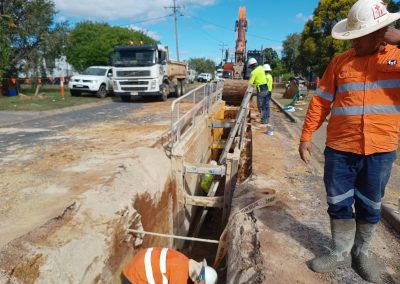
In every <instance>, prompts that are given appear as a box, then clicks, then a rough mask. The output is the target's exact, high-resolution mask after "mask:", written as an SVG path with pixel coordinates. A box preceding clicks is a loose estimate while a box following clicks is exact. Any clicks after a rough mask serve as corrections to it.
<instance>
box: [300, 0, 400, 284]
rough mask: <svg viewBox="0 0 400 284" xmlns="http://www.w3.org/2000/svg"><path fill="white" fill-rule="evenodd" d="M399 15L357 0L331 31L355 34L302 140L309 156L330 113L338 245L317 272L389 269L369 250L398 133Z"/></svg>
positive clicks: (315, 265)
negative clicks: (339, 268)
mask: <svg viewBox="0 0 400 284" xmlns="http://www.w3.org/2000/svg"><path fill="white" fill-rule="evenodd" d="M399 18H400V13H389V12H388V11H387V9H386V6H385V5H384V4H383V2H382V1H380V0H359V1H357V2H356V3H355V4H354V5H353V6H352V8H351V9H350V11H349V13H348V17H347V19H344V20H342V21H340V22H338V23H337V24H336V25H335V26H334V27H333V30H332V37H333V38H335V39H339V40H351V43H352V47H353V48H352V49H350V50H348V51H346V52H344V53H342V54H339V55H337V56H335V57H334V58H333V59H332V61H331V62H330V64H329V65H328V67H327V69H326V71H325V74H324V75H323V77H322V79H321V81H320V83H319V87H318V89H317V90H316V94H315V96H314V97H313V98H312V101H311V102H310V105H309V108H308V111H307V115H306V118H305V122H304V126H303V131H302V135H301V138H300V141H301V142H300V146H299V153H300V157H301V159H302V160H303V161H304V162H306V163H308V162H309V161H310V157H311V150H312V142H311V141H312V134H313V133H314V132H315V131H316V130H317V129H318V128H319V127H320V126H321V124H322V123H323V122H324V121H325V118H326V117H327V116H328V114H330V115H331V116H330V118H329V123H328V126H327V138H326V148H325V151H324V155H325V166H324V183H325V189H326V193H327V203H328V214H329V217H330V224H331V233H332V241H333V242H332V243H333V247H332V248H331V251H330V252H329V253H328V254H326V255H322V256H317V257H316V258H314V259H313V260H312V261H311V263H310V268H311V269H312V270H314V271H316V272H331V271H334V270H335V269H336V268H338V267H350V266H352V267H353V268H354V269H355V270H356V272H357V273H358V274H359V275H360V276H361V277H362V278H364V279H365V280H367V281H370V282H377V281H378V280H379V278H380V274H381V272H383V270H384V265H383V263H382V262H381V261H379V260H378V259H374V258H372V257H371V256H370V255H369V254H368V250H369V248H370V243H371V240H372V237H373V234H374V230H375V229H376V227H377V224H378V223H379V222H380V220H381V198H382V197H383V195H384V192H385V187H386V184H387V182H388V180H389V176H390V173H391V169H392V164H393V162H394V160H395V159H396V149H397V147H398V141H399V136H398V134H399V125H400V62H399V60H400V49H399V44H400V31H399V30H396V29H394V28H392V27H389V25H390V24H391V23H393V22H395V21H396V20H398V19H399ZM396 45H397V46H396ZM353 204H354V208H355V210H354V212H353Z"/></svg>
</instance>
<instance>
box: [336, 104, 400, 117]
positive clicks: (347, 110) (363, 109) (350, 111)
mask: <svg viewBox="0 0 400 284" xmlns="http://www.w3.org/2000/svg"><path fill="white" fill-rule="evenodd" d="M331 113H332V115H361V114H396V113H400V105H394V106H390V105H389V106H350V107H332V111H331Z"/></svg>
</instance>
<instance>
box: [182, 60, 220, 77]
mask: <svg viewBox="0 0 400 284" xmlns="http://www.w3.org/2000/svg"><path fill="white" fill-rule="evenodd" d="M188 62H189V66H190V68H191V69H194V70H196V72H197V73H211V74H214V71H215V62H214V61H212V60H211V59H207V58H205V57H202V58H190V59H189V61H188Z"/></svg>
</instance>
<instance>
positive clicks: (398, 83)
mask: <svg viewBox="0 0 400 284" xmlns="http://www.w3.org/2000/svg"><path fill="white" fill-rule="evenodd" d="M396 88H400V80H380V81H375V82H367V83H347V84H342V85H339V86H337V88H336V93H344V92H349V91H364V90H365V91H370V90H376V89H396Z"/></svg>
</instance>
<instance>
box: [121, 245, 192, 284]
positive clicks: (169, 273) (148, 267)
mask: <svg viewBox="0 0 400 284" xmlns="http://www.w3.org/2000/svg"><path fill="white" fill-rule="evenodd" d="M123 274H124V276H125V277H126V278H127V279H128V280H129V281H130V282H131V283H132V284H168V283H169V284H187V281H188V279H189V258H187V257H186V256H185V255H184V254H182V253H180V252H178V251H176V250H173V249H168V248H148V249H144V250H141V251H139V252H138V253H137V254H136V255H135V256H134V257H133V258H132V260H131V261H130V262H129V263H128V264H127V265H126V266H125V267H124V269H123Z"/></svg>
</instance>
